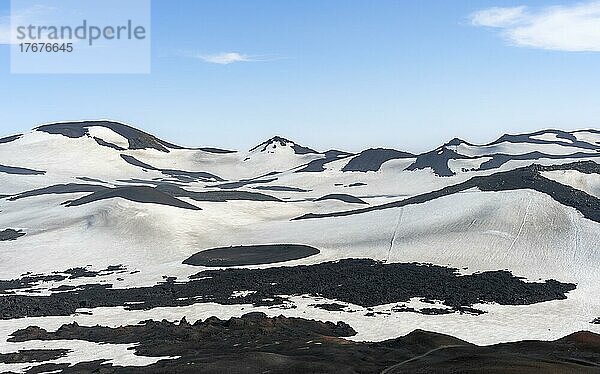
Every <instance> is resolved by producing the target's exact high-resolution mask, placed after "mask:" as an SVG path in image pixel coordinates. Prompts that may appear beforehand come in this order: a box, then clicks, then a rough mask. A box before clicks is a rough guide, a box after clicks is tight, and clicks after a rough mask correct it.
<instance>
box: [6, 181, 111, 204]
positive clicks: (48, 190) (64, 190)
mask: <svg viewBox="0 0 600 374" xmlns="http://www.w3.org/2000/svg"><path fill="white" fill-rule="evenodd" d="M109 189H110V188H109V187H105V186H101V185H97V184H82V183H68V184H55V185H53V186H48V187H44V188H38V189H35V190H30V191H25V192H21V193H19V194H17V195H14V196H11V197H10V199H9V200H11V201H14V200H19V199H23V198H26V197H33V196H41V195H52V194H57V195H60V194H70V193H80V192H100V191H107V190H109Z"/></svg>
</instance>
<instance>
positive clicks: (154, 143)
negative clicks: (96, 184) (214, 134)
mask: <svg viewBox="0 0 600 374" xmlns="http://www.w3.org/2000/svg"><path fill="white" fill-rule="evenodd" d="M93 126H101V127H106V128H109V129H111V130H112V131H114V132H116V133H117V134H119V135H121V136H122V137H124V138H126V139H127V141H128V142H129V149H148V148H153V149H156V150H159V151H161V152H169V149H183V147H180V146H178V145H175V144H171V143H168V142H165V141H164V140H161V139H158V138H157V137H155V136H154V135H150V134H148V133H145V132H143V131H141V130H138V129H136V128H133V127H131V126H127V125H124V124H122V123H118V122H110V121H85V122H69V123H55V124H49V125H44V126H40V127H37V128H36V129H35V130H37V131H43V132H46V133H49V134H59V135H63V136H66V137H69V138H81V137H82V136H89V132H88V128H89V127H93ZM101 145H104V144H101ZM111 147H112V148H114V146H113V145H112V144H111Z"/></svg>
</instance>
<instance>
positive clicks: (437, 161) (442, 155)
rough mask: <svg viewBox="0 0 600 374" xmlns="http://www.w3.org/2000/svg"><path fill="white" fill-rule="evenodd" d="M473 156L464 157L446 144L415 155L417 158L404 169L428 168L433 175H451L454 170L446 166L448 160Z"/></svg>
mask: <svg viewBox="0 0 600 374" xmlns="http://www.w3.org/2000/svg"><path fill="white" fill-rule="evenodd" d="M469 158H474V157H466V156H462V155H459V154H458V153H456V152H454V151H453V150H451V149H448V148H447V147H446V146H443V147H441V148H438V149H436V150H433V151H431V152H427V153H423V154H421V155H419V156H417V160H416V161H415V162H414V163H413V164H411V165H410V166H409V167H407V168H406V170H411V171H412V170H420V169H427V168H430V169H432V170H433V172H434V173H435V175H437V176H440V177H451V176H453V175H454V172H453V171H452V170H450V167H449V166H448V161H449V160H458V159H469Z"/></svg>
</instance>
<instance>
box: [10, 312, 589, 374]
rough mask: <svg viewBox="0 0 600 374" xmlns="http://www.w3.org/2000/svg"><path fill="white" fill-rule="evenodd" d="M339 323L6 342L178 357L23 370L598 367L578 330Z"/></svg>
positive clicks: (146, 329)
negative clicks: (516, 335) (492, 338)
mask: <svg viewBox="0 0 600 374" xmlns="http://www.w3.org/2000/svg"><path fill="white" fill-rule="evenodd" d="M353 335H355V331H354V330H353V329H352V327H350V326H349V325H347V324H345V323H344V322H337V323H335V324H334V323H332V322H317V321H312V320H306V319H301V318H286V317H283V316H279V317H274V318H268V317H267V316H266V315H265V314H263V313H249V314H246V315H244V316H242V317H240V318H231V319H229V320H220V319H218V318H216V317H210V318H208V319H207V320H205V321H197V322H195V323H194V324H190V323H188V322H187V321H186V320H185V318H183V319H182V320H181V322H179V323H172V322H168V321H162V322H157V321H144V322H142V323H140V324H137V325H130V326H123V327H118V328H109V327H103V326H95V327H83V326H79V325H77V324H69V325H63V326H62V327H60V328H59V329H58V330H57V331H56V332H48V331H46V330H44V329H41V328H39V327H28V328H26V329H24V330H19V331H16V332H15V333H13V336H12V338H10V339H9V341H11V342H25V341H31V340H44V341H50V340H84V341H89V342H94V343H110V344H135V348H134V349H135V354H136V355H140V356H145V357H164V356H170V357H177V358H175V359H171V360H161V361H159V362H157V363H155V364H152V365H149V366H146V367H115V366H112V365H111V364H109V363H108V362H107V359H103V358H102V357H99V359H98V360H96V361H93V362H87V363H79V364H76V365H74V366H72V367H68V365H66V366H65V365H64V364H43V365H40V366H38V368H37V369H36V367H34V368H33V369H31V370H32V371H30V372H29V373H35V372H41V371H44V370H45V371H50V370H60V372H61V373H81V372H98V373H248V374H250V373H442V372H444V373H507V372H511V373H559V372H560V373H567V372H569V373H597V372H598V370H600V365H599V363H600V335H597V334H593V333H591V332H579V333H575V334H572V335H569V336H567V337H565V338H562V339H559V340H556V341H552V342H542V341H524V342H515V343H506V344H497V345H493V346H487V347H479V346H476V345H473V344H470V343H468V342H465V341H463V340H460V339H457V338H454V337H452V336H448V335H444V334H438V333H433V332H427V331H423V330H415V331H413V332H411V333H410V334H408V335H405V336H402V337H399V338H396V339H391V340H386V341H383V342H377V343H369V342H354V341H350V340H347V339H345V338H347V337H350V336H353Z"/></svg>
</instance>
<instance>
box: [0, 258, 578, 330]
mask: <svg viewBox="0 0 600 374" xmlns="http://www.w3.org/2000/svg"><path fill="white" fill-rule="evenodd" d="M574 289H575V285H574V284H570V283H561V282H558V281H556V280H547V281H545V282H543V283H533V282H525V281H523V280H522V279H520V278H517V277H515V276H513V275H512V274H511V273H510V272H508V271H492V272H484V273H475V274H471V275H460V274H458V271H457V269H453V268H448V267H443V266H434V265H421V264H415V263H412V264H384V263H380V262H376V261H373V260H367V259H360V260H358V259H348V260H341V261H339V262H326V263H321V264H316V265H308V266H304V265H302V266H294V267H273V268H267V269H226V270H207V271H203V272H200V273H198V274H196V275H194V276H193V277H192V280H191V281H188V282H185V283H175V282H174V281H173V280H172V279H167V281H166V282H165V283H160V284H157V285H155V286H152V287H141V288H128V289H112V288H107V287H106V286H94V285H90V286H89V287H87V288H85V289H82V290H79V291H76V292H62V293H55V294H52V295H49V296H24V295H7V296H4V297H0V319H13V318H21V317H25V316H29V317H36V316H61V315H71V314H73V313H75V311H76V310H77V309H78V308H96V307H116V306H125V308H127V309H130V310H134V309H135V310H148V309H152V308H155V307H163V306H164V307H170V306H187V305H192V304H196V303H203V302H215V303H219V304H224V305H235V304H253V305H256V306H260V305H263V306H285V305H286V302H287V301H288V300H287V299H286V298H285V297H282V296H279V295H307V294H308V295H312V296H315V297H325V298H328V299H332V300H339V301H341V302H346V303H352V304H356V305H360V306H363V307H371V306H376V305H383V304H390V303H399V302H408V301H409V300H410V299H411V298H414V297H417V298H422V299H424V300H440V301H441V302H443V304H445V305H447V306H449V307H451V308H453V309H454V311H456V312H461V313H463V312H466V313H475V314H478V313H480V311H477V310H474V309H473V308H471V306H472V305H473V304H476V303H498V304H501V305H528V304H534V303H539V302H544V301H550V300H561V299H565V298H566V295H565V294H566V293H567V292H569V291H571V290H574ZM240 290H241V291H256V292H254V293H250V294H248V295H245V296H237V297H232V295H233V294H234V292H236V291H240Z"/></svg>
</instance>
